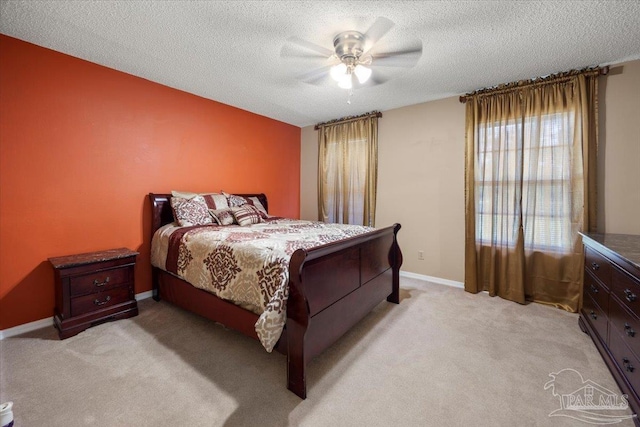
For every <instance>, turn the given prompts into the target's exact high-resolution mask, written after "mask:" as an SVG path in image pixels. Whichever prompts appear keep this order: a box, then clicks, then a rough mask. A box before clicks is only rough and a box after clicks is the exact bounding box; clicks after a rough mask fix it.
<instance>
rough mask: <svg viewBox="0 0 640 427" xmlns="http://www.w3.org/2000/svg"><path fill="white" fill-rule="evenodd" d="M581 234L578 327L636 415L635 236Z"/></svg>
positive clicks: (639, 322)
mask: <svg viewBox="0 0 640 427" xmlns="http://www.w3.org/2000/svg"><path fill="white" fill-rule="evenodd" d="M581 234H582V233H581ZM582 236H583V238H582V242H583V244H584V257H585V259H584V261H585V264H584V270H585V271H584V288H583V300H582V310H581V311H580V320H579V324H580V329H582V331H583V332H586V333H587V334H589V335H590V336H591V338H592V339H593V342H594V343H595V345H596V347H597V348H598V350H599V351H600V354H601V355H602V358H603V359H604V361H605V363H606V364H607V366H608V367H609V370H610V371H611V373H612V374H613V377H614V378H615V380H616V382H617V383H618V386H619V387H620V389H621V390H622V392H623V393H624V394H626V395H628V400H629V406H630V407H631V410H632V411H633V412H634V413H635V414H640V236H635V235H628V234H595V233H593V234H589V233H585V234H582ZM635 422H636V425H640V423H639V422H638V418H635Z"/></svg>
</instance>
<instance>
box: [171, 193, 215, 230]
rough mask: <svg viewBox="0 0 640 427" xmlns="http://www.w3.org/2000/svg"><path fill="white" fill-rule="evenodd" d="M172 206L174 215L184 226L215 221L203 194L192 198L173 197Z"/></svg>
mask: <svg viewBox="0 0 640 427" xmlns="http://www.w3.org/2000/svg"><path fill="white" fill-rule="evenodd" d="M171 208H172V209H173V217H174V218H175V219H176V221H178V224H180V226H182V227H188V226H192V225H207V224H212V223H213V221H212V220H211V215H209V209H208V208H207V204H206V203H205V201H204V199H203V198H202V196H195V197H192V198H190V199H185V198H182V197H171Z"/></svg>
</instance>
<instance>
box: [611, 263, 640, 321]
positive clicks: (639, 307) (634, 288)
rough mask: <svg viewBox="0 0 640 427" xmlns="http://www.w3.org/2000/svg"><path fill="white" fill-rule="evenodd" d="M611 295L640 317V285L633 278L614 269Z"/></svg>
mask: <svg viewBox="0 0 640 427" xmlns="http://www.w3.org/2000/svg"><path fill="white" fill-rule="evenodd" d="M612 270H613V271H612V272H611V273H612V274H611V293H612V294H613V295H615V296H616V297H617V298H618V299H619V300H620V301H622V302H623V303H624V304H625V305H626V306H627V308H629V310H631V311H632V312H633V313H635V314H636V315H640V283H638V281H637V280H635V279H633V278H632V277H631V276H629V275H627V274H626V273H624V272H622V271H621V270H619V269H618V268H617V267H615V266H614V267H612Z"/></svg>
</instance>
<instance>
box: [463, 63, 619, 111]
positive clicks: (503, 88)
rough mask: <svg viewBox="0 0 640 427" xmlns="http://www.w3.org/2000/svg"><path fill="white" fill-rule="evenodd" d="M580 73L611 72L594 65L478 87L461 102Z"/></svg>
mask: <svg viewBox="0 0 640 427" xmlns="http://www.w3.org/2000/svg"><path fill="white" fill-rule="evenodd" d="M580 74H585V75H589V76H605V75H607V74H609V66H608V65H607V66H604V67H593V68H585V69H582V70H572V71H567V72H564V73H557V74H551V75H549V76H546V77H538V78H535V79H530V80H520V81H517V82H511V83H505V84H500V85H498V86H493V87H488V88H484V89H478V90H476V91H473V92H470V93H467V94H464V95H462V96H461V97H460V102H461V103H463V104H464V103H465V102H467V100H468V99H469V98H471V97H472V96H474V95H495V94H499V93H504V92H507V91H510V90H514V89H516V88H518V89H520V88H524V87H530V86H538V85H543V84H549V83H556V82H560V81H565V80H569V79H570V78H571V77H573V76H577V75H580Z"/></svg>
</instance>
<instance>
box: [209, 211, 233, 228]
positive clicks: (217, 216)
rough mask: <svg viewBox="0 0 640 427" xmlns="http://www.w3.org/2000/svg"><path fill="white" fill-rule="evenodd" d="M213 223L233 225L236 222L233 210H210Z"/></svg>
mask: <svg viewBox="0 0 640 427" xmlns="http://www.w3.org/2000/svg"><path fill="white" fill-rule="evenodd" d="M209 213H210V214H211V217H212V218H213V221H214V222H216V223H217V224H219V225H231V224H233V223H235V222H236V220H235V218H234V216H233V213H232V212H231V209H210V210H209Z"/></svg>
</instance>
